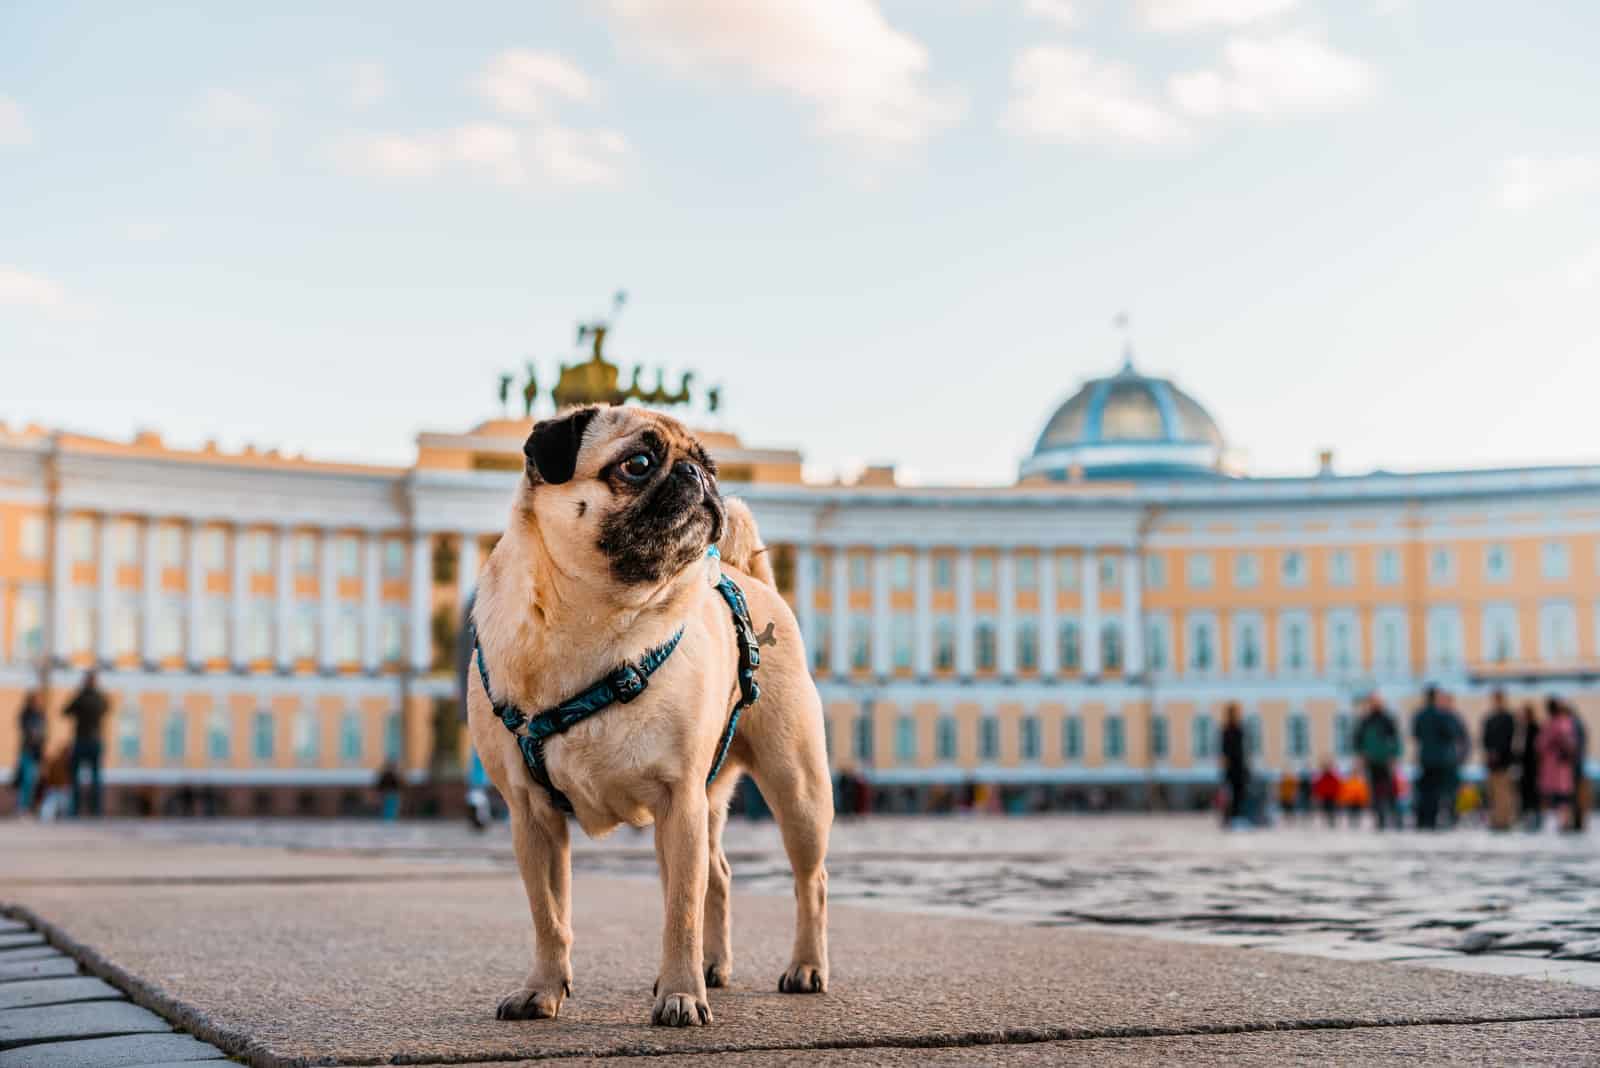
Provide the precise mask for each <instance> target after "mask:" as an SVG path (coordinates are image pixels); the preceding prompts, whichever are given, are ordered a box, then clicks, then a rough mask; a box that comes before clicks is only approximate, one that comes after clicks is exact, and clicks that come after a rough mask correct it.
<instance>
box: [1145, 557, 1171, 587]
mask: <svg viewBox="0 0 1600 1068" xmlns="http://www.w3.org/2000/svg"><path fill="white" fill-rule="evenodd" d="M1144 584H1145V588H1147V589H1152V590H1160V589H1165V588H1166V585H1167V561H1166V558H1165V557H1162V556H1156V555H1154V554H1152V555H1150V556H1146V557H1145V558H1144Z"/></svg>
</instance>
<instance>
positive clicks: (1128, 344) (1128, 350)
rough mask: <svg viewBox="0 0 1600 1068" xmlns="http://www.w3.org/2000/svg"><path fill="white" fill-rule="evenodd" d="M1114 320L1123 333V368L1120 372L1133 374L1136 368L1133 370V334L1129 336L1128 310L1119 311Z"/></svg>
mask: <svg viewBox="0 0 1600 1068" xmlns="http://www.w3.org/2000/svg"><path fill="white" fill-rule="evenodd" d="M1113 321H1114V322H1115V324H1116V327H1117V330H1118V331H1120V332H1121V334H1122V370H1121V372H1120V373H1121V374H1125V375H1131V374H1133V373H1134V370H1133V338H1132V337H1131V336H1129V330H1128V313H1127V312H1118V313H1117V317H1116V319H1115V320H1113Z"/></svg>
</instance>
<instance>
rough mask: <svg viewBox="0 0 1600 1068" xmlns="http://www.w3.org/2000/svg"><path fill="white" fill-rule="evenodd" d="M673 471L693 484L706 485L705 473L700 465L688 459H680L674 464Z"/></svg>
mask: <svg viewBox="0 0 1600 1068" xmlns="http://www.w3.org/2000/svg"><path fill="white" fill-rule="evenodd" d="M672 473H673V474H674V475H676V476H678V477H679V478H680V479H682V480H683V481H685V482H687V483H689V484H690V485H691V486H704V485H705V475H704V473H703V472H701V470H700V465H699V464H696V463H692V462H690V461H688V460H679V461H678V462H677V463H675V464H673V465H672Z"/></svg>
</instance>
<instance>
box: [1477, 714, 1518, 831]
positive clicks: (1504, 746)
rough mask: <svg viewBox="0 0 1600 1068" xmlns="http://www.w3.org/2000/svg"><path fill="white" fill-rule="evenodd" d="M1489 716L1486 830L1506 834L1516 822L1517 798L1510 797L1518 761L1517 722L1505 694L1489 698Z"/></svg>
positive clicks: (1486, 725) (1486, 727)
mask: <svg viewBox="0 0 1600 1068" xmlns="http://www.w3.org/2000/svg"><path fill="white" fill-rule="evenodd" d="M1490 702H1491V703H1490V706H1489V717H1488V718H1487V719H1485V720H1484V721H1483V767H1484V772H1485V775H1486V776H1487V780H1488V781H1487V782H1486V783H1485V784H1484V785H1485V787H1486V789H1487V791H1488V794H1489V797H1488V802H1489V829H1490V830H1491V831H1509V830H1510V829H1511V824H1512V823H1513V822H1514V821H1515V819H1516V799H1515V798H1514V797H1513V796H1512V794H1513V792H1514V790H1515V787H1514V786H1513V784H1512V781H1511V776H1512V769H1513V768H1514V767H1515V766H1516V762H1517V754H1516V748H1517V719H1516V717H1515V716H1514V715H1512V713H1511V706H1510V705H1509V704H1507V703H1506V692H1505V691H1504V690H1496V691H1495V692H1494V696H1493V697H1492V698H1491V699H1490Z"/></svg>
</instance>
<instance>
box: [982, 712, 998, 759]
mask: <svg viewBox="0 0 1600 1068" xmlns="http://www.w3.org/2000/svg"><path fill="white" fill-rule="evenodd" d="M978 759H979V760H981V761H983V762H984V763H985V764H990V763H993V762H994V761H996V760H999V759H1000V721H999V720H998V719H995V718H994V717H993V716H984V717H983V718H982V719H980V720H978Z"/></svg>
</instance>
